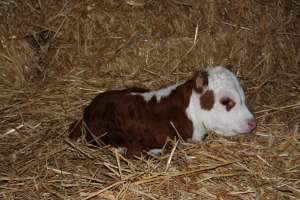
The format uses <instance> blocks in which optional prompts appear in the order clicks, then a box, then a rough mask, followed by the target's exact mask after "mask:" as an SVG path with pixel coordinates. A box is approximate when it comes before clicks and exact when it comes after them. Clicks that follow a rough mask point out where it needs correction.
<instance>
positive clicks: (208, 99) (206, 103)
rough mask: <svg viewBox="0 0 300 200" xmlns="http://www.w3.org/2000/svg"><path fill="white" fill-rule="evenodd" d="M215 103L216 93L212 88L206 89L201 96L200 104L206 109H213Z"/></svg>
mask: <svg viewBox="0 0 300 200" xmlns="http://www.w3.org/2000/svg"><path fill="white" fill-rule="evenodd" d="M214 103H215V95H214V92H213V91H212V90H208V91H206V92H205V93H204V94H203V95H202V96H201V97H200V105H201V108H202V109H204V110H211V109H212V107H213V105H214Z"/></svg>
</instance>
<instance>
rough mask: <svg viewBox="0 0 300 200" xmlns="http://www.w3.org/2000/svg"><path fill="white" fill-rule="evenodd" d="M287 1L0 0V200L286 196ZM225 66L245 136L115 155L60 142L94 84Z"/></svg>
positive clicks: (296, 91)
mask: <svg viewBox="0 0 300 200" xmlns="http://www.w3.org/2000/svg"><path fill="white" fill-rule="evenodd" d="M299 62H300V2H299V1H298V0H273V1H271V0H270V1H269V0H249V1H240V0H232V1H231V0H230V1H225V0H224V1H217V0H200V1H196V0H195V1H193V0H165V1H163V0H160V1H154V0H113V1H111V0H98V1H96V0H86V1H79V0H74V1H67V0H65V1H51V0H47V1H40V0H26V1H18V0H6V1H0V131H1V132H0V159H1V161H0V199H22V200H24V199H124V200H127V199H145V200H146V199H152V200H154V199H165V200H167V199H168V200H169V199H182V200H188V199H220V200H228V199H229V200H231V199H233V200H239V199H241V200H250V199H258V200H265V199H267V200H275V199H278V200H279V199H280V200H285V199H300V130H299V123H300V63H299ZM224 64H231V65H233V66H234V67H233V71H234V73H235V74H236V75H237V76H238V77H239V79H240V81H241V84H242V85H243V87H244V88H245V93H246V96H247V102H248V104H249V107H250V108H251V110H252V111H253V113H254V114H255V117H256V118H257V121H258V127H257V130H256V133H255V134H252V135H248V136H240V137H229V138H225V137H221V136H217V135H216V134H214V133H210V134H209V136H208V137H207V138H206V139H205V140H204V141H203V142H198V143H193V144H178V143H176V141H168V144H167V146H166V149H165V151H164V152H163V155H162V156H161V157H159V158H156V157H151V156H147V155H145V154H143V155H142V156H141V157H138V158H135V159H129V160H128V159H126V158H124V157H122V156H121V155H119V154H117V153H116V152H115V150H114V149H113V148H111V147H109V146H102V147H95V146H92V145H90V144H87V143H86V142H84V141H79V142H78V141H73V140H70V139H69V138H68V126H69V125H70V123H72V122H73V121H74V120H75V119H80V118H81V114H82V110H83V108H84V107H85V106H86V105H87V104H88V103H89V102H90V101H91V99H92V98H93V97H94V96H95V95H97V94H98V93H100V92H103V91H105V90H109V89H121V88H126V87H130V86H141V87H148V88H152V89H155V88H159V87H161V86H164V85H168V84H174V83H176V82H178V81H182V80H185V79H187V78H188V77H190V75H191V74H192V73H193V72H194V71H196V70H199V69H205V68H206V67H208V66H216V65H224Z"/></svg>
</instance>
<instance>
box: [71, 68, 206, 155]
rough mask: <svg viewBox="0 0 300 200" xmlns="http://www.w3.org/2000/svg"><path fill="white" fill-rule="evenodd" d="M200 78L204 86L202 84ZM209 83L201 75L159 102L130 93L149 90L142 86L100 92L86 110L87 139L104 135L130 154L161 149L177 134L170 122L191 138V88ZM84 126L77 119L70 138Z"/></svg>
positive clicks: (103, 139)
mask: <svg viewBox="0 0 300 200" xmlns="http://www.w3.org/2000/svg"><path fill="white" fill-rule="evenodd" d="M198 74H199V73H198ZM199 79H202V84H205V85H202V86H201V85H200V84H199V83H200V82H201V81H199ZM196 80H198V82H197V83H198V84H196ZM206 85H207V77H205V74H204V75H203V74H199V75H197V76H194V77H193V78H192V79H191V80H189V81H187V82H185V83H184V84H182V85H180V86H178V87H177V88H176V89H175V90H174V91H172V92H171V94H170V95H169V96H167V97H163V98H162V99H161V100H160V101H159V102H157V100H156V98H155V97H153V98H152V99H150V101H149V102H146V101H145V100H144V98H143V97H142V96H140V95H132V94H130V93H131V92H134V93H143V92H147V91H148V90H146V89H142V88H131V89H126V90H116V91H107V92H104V93H101V94H99V95H98V96H97V97H96V98H95V99H94V100H93V101H92V102H91V104H90V105H89V106H88V107H87V108H86V109H85V111H84V119H83V120H84V122H85V124H86V126H87V127H88V131H87V135H86V139H87V141H90V142H92V141H93V139H94V137H99V136H102V135H103V136H102V137H101V138H100V139H101V141H102V142H104V143H106V144H111V145H113V146H117V147H126V148H127V155H128V156H133V155H138V154H139V153H140V152H141V151H142V150H147V151H148V150H150V149H153V148H161V147H162V146H163V145H164V143H165V141H166V139H167V137H169V138H174V137H176V132H175V131H174V129H173V127H172V126H171V124H170V122H173V124H174V125H175V127H176V129H177V130H178V132H179V133H180V135H181V137H182V138H183V139H188V138H192V133H193V125H192V122H191V121H190V120H189V119H188V118H187V116H186V113H185V109H186V107H187V106H188V104H189V100H190V96H191V93H192V90H193V89H194V90H195V91H203V88H202V87H204V86H206ZM81 128H82V125H79V126H78V125H77V126H76V122H74V124H73V125H71V128H70V130H71V134H70V137H73V138H74V137H78V136H80V135H81V132H80V129H81ZM105 133H106V134H105ZM94 142H95V141H94Z"/></svg>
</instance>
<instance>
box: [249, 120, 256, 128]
mask: <svg viewBox="0 0 300 200" xmlns="http://www.w3.org/2000/svg"><path fill="white" fill-rule="evenodd" d="M248 126H249V128H251V129H252V130H253V129H255V128H256V121H255V119H254V118H252V119H248Z"/></svg>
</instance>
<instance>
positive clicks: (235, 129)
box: [201, 67, 256, 136]
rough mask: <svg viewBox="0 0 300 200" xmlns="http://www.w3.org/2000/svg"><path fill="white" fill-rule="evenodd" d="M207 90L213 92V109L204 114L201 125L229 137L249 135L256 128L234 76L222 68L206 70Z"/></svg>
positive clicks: (242, 92)
mask: <svg viewBox="0 0 300 200" xmlns="http://www.w3.org/2000/svg"><path fill="white" fill-rule="evenodd" d="M208 74H209V76H208V89H209V90H212V91H213V92H214V96H215V101H214V105H213V108H212V109H211V110H209V111H205V110H203V111H201V112H204V113H203V115H205V117H203V123H204V125H205V127H206V128H208V129H211V130H214V131H215V132H216V133H218V134H221V135H225V136H231V135H237V134H240V133H250V132H251V131H252V130H253V129H254V128H255V126H256V124H255V120H254V117H253V115H252V114H251V113H250V111H249V109H248V108H247V106H246V103H245V94H244V91H243V89H242V87H241V86H240V84H239V82H238V80H237V78H236V77H235V75H234V74H233V73H232V72H230V71H229V70H228V69H226V68H224V67H214V68H210V69H208Z"/></svg>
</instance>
